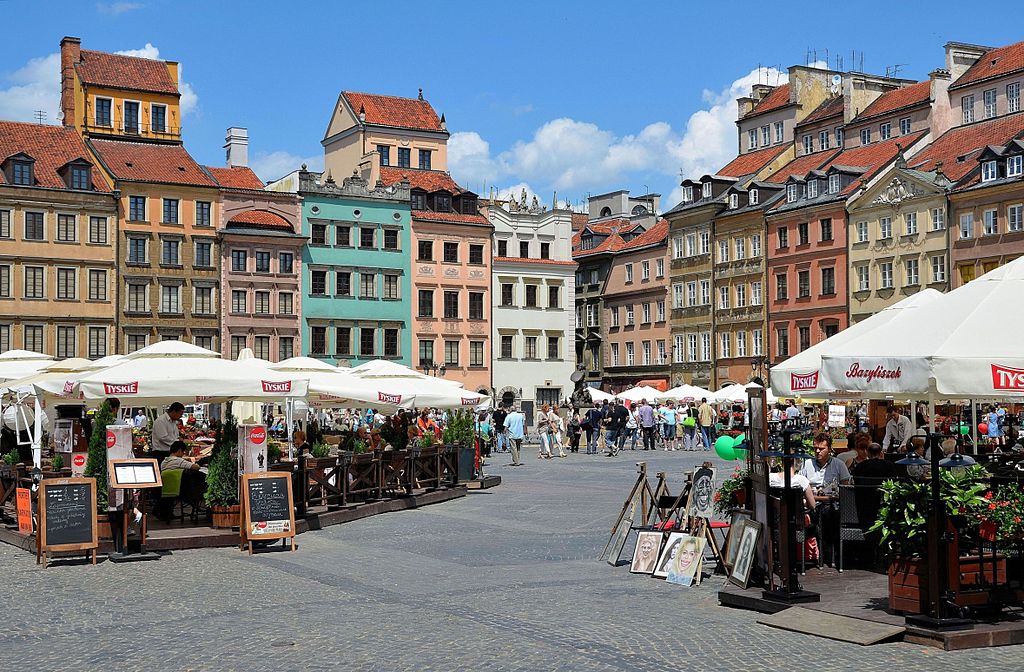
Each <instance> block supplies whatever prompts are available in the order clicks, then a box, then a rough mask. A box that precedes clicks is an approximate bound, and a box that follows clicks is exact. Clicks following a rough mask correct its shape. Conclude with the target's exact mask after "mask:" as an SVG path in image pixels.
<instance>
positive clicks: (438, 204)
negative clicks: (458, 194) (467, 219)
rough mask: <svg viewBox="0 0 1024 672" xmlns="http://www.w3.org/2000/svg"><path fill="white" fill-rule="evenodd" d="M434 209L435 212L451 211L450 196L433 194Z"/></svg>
mask: <svg viewBox="0 0 1024 672" xmlns="http://www.w3.org/2000/svg"><path fill="white" fill-rule="evenodd" d="M434 210H435V212H451V211H452V197H451V196H449V195H448V194H445V193H441V194H437V195H435V196H434Z"/></svg>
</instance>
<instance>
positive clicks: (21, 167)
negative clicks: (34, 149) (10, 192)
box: [11, 161, 33, 186]
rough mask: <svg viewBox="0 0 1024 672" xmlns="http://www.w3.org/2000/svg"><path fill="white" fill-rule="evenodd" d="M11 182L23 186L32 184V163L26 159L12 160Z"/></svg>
mask: <svg viewBox="0 0 1024 672" xmlns="http://www.w3.org/2000/svg"><path fill="white" fill-rule="evenodd" d="M13 163H14V165H13V168H12V175H11V177H12V178H13V179H11V182H12V183H14V184H20V185H25V186H31V185H32V182H33V180H32V164H31V163H30V162H28V161H14V162H13Z"/></svg>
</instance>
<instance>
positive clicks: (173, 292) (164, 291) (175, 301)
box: [160, 285, 181, 313]
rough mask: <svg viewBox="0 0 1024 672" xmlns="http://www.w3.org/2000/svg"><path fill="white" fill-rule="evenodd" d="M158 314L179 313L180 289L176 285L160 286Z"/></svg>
mask: <svg viewBox="0 0 1024 672" xmlns="http://www.w3.org/2000/svg"><path fill="white" fill-rule="evenodd" d="M160 312H161V313H180V312H181V287H179V286H178V285H160Z"/></svg>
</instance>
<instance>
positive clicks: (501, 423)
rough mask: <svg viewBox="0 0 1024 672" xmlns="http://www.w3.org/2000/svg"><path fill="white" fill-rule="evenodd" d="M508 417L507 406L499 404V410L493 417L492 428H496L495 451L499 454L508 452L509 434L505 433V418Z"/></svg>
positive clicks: (497, 409) (496, 410)
mask: <svg viewBox="0 0 1024 672" xmlns="http://www.w3.org/2000/svg"><path fill="white" fill-rule="evenodd" d="M507 417H508V411H506V410H505V404H498V408H496V409H495V411H494V413H493V414H492V415H491V426H492V427H493V428H494V450H495V452H498V453H500V452H508V432H506V431H505V418H507Z"/></svg>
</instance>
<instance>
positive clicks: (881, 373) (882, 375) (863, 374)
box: [846, 362, 903, 383]
mask: <svg viewBox="0 0 1024 672" xmlns="http://www.w3.org/2000/svg"><path fill="white" fill-rule="evenodd" d="M902 375H903V372H902V371H901V370H900V367H898V366H897V367H896V368H895V369H886V368H883V367H881V366H876V367H875V368H873V369H862V368H860V363H859V362H854V363H853V364H851V365H850V368H849V370H848V371H847V372H846V377H847V378H867V380H868V382H869V383H870V382H871V381H873V380H875V379H876V378H878V379H880V380H895V379H896V378H899V377H900V376H902Z"/></svg>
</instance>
